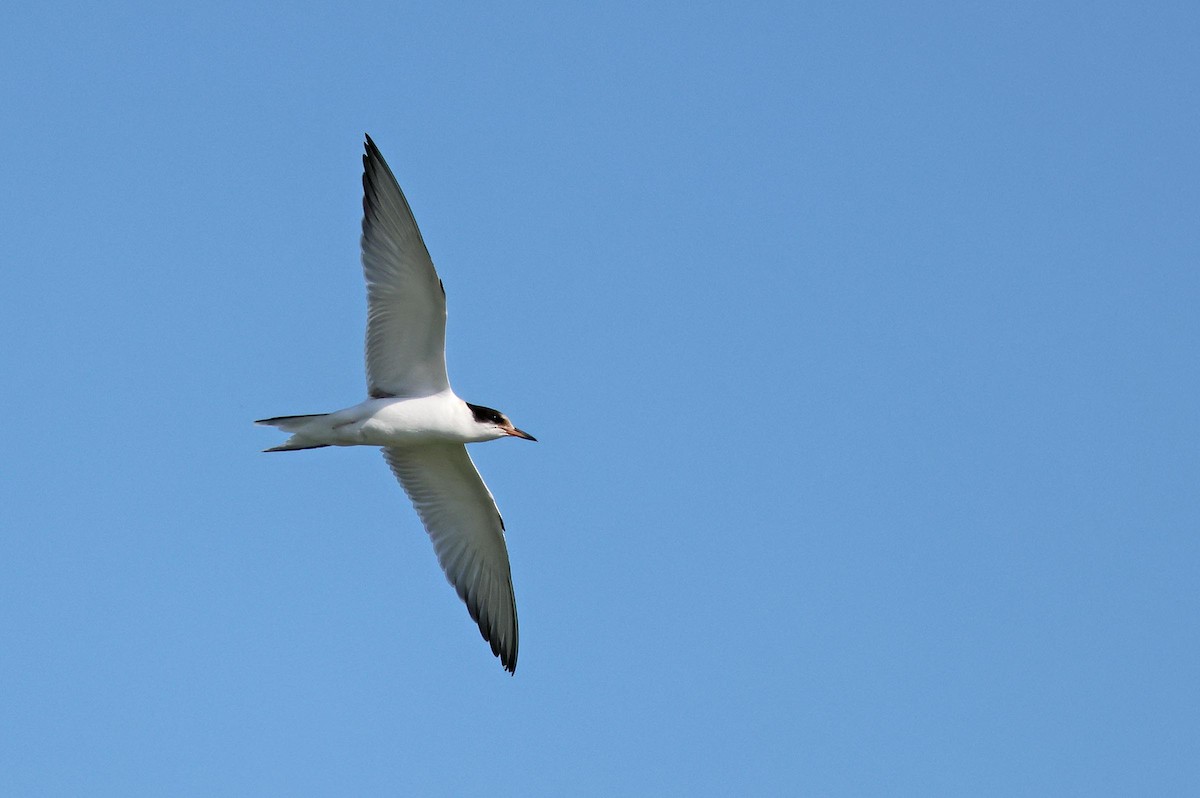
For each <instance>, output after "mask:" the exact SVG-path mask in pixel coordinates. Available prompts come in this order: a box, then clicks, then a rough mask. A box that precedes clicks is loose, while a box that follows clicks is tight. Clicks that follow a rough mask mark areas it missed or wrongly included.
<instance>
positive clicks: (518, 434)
mask: <svg viewBox="0 0 1200 798" xmlns="http://www.w3.org/2000/svg"><path fill="white" fill-rule="evenodd" d="M508 434H509V435H512V436H513V437H514V438H524V439H525V440H527V441H534V442H536V441H537V438H535V437H533V436H532V435H530V434H529V433H528V432H526V431H525V430H520V429H517V428H516V427H510V428H509V430H508Z"/></svg>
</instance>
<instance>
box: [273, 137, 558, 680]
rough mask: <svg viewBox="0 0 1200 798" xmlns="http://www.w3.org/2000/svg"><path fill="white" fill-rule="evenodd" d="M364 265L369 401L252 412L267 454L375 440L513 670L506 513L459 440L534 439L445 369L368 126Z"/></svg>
mask: <svg viewBox="0 0 1200 798" xmlns="http://www.w3.org/2000/svg"><path fill="white" fill-rule="evenodd" d="M365 138H366V141H365V143H364V150H365V152H364V154H363V178H362V184H363V218H362V238H361V249H362V266H363V276H364V277H365V279H366V284H367V333H366V372H367V398H366V399H365V400H363V401H362V402H359V403H358V404H356V405H354V406H352V407H347V408H345V409H343V410H338V411H336V412H333V413H317V414H312V415H298V416H276V417H274V418H264V419H259V420H258V421H256V422H255V423H256V424H259V425H262V426H268V427H275V428H277V429H279V430H282V431H283V432H287V433H290V434H291V437H289V438H288V439H287V440H286V441H284V442H283V443H282V444H280V445H278V446H272V447H271V448H269V449H265V450H264V451H267V452H291V451H299V450H304V449H320V448H324V447H327V446H378V447H380V448H381V449H382V451H383V458H384V460H386V461H387V464H388V466H389V467H390V468H391V470H392V473H393V474H395V476H396V479H397V480H399V482H400V485H401V486H402V487H403V488H404V491H405V493H407V494H408V497H409V499H410V500H411V501H412V504H413V507H414V508H415V509H416V512H417V515H418V516H419V517H420V519H421V522H422V524H423V525H424V527H425V531H426V532H428V533H429V537H430V539H431V540H432V541H433V548H434V552H435V553H436V555H437V559H438V562H439V564H440V565H441V567H442V570H443V571H444V572H445V574H446V579H447V580H448V581H449V582H450V584H451V585H453V586H454V589H455V590H456V591H457V592H458V595H459V598H461V599H462V601H463V602H464V603H465V604H466V606H467V611H468V612H469V613H470V615H471V618H472V619H473V620H474V621H475V623H477V624H478V625H479V631H480V633H481V634H482V635H483V639H484V640H485V641H487V642H488V643H489V644H490V645H491V648H492V654H494V655H495V656H497V657H499V659H500V664H501V665H502V666H503V667H504V669H505V670H506V671H508V672H509V673H512V674H515V673H516V668H517V605H516V599H515V597H514V594H513V586H512V571H511V568H510V566H509V560H508V548H507V546H506V545H505V540H504V531H505V530H504V520H503V519H502V518H501V517H500V511H499V510H498V509H497V508H496V501H495V499H494V498H493V497H492V493H491V491H489V490H488V488H487V485H485V484H484V482H483V478H482V477H481V476H480V475H479V471H478V469H476V467H475V464H474V463H473V462H472V461H471V457H470V455H469V454H468V453H467V449H466V444H468V443H478V442H482V441H491V440H498V439H500V438H508V437H513V438H523V439H524V440H528V441H536V440H537V438H535V437H533V436H532V435H530V434H529V433H528V432H525V431H523V430H520V429H517V428H516V427H515V426H513V423H512V422H511V421H510V420H509V419H508V416H506V415H505V414H503V413H501V412H500V411H498V410H494V409H492V408H490V407H486V406H484V405H476V404H471V403H469V402H465V401H463V400H462V399H460V398H459V397H458V395H457V394H455V393H454V390H453V389H452V388H451V387H450V379H449V377H448V376H447V374H446V290H445V286H444V285H443V284H442V281H441V278H439V277H438V273H437V270H436V269H435V268H434V266H433V260H432V259H431V258H430V256H429V250H428V248H427V247H426V246H425V240H424V238H422V236H421V231H420V230H419V229H418V228H417V222H416V219H415V218H414V217H413V213H412V209H411V208H410V207H409V204H408V200H406V199H405V197H404V192H403V191H401V190H400V184H399V183H397V182H396V177H395V175H394V174H393V173H392V170H391V169H390V168H389V167H388V165H387V162H386V161H385V160H384V159H383V155H382V154H381V153H380V151H379V148H378V147H377V146H375V142H374V141H372V140H371V137H370V135H367V136H366V137H365Z"/></svg>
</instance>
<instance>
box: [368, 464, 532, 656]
mask: <svg viewBox="0 0 1200 798" xmlns="http://www.w3.org/2000/svg"><path fill="white" fill-rule="evenodd" d="M383 456H384V459H386V460H387V462H388V465H389V466H391V467H392V473H393V474H395V475H396V478H397V479H398V480H400V484H401V485H403V486H404V490H405V492H406V493H408V497H409V498H410V499H412V503H413V506H414V507H416V509H417V514H418V515H420V516H421V522H422V523H424V524H425V530H426V531H427V532H428V533H429V537H430V538H431V539H432V540H433V548H434V551H436V552H437V558H438V562H440V563H441V565H442V570H443V571H445V572H446V578H447V579H448V580H450V584H452V585H454V589H455V590H457V591H458V595H459V597H460V598H461V599H462V600H463V601H464V602H466V605H467V610H468V611H470V613H471V617H472V618H473V619H474V620H475V622H476V623H477V624H479V631H480V632H482V633H483V639H484V640H487V641H488V642H489V643H491V645H492V653H493V654H495V655H496V656H498V657H499V658H500V662H501V664H503V665H504V669H505V670H507V671H509V672H512V671H515V670H516V667H517V605H516V600H515V599H514V598H513V588H512V574H511V572H510V570H509V567H508V549H507V548H506V547H505V545H504V521H502V520H501V518H500V512H499V510H497V509H496V502H495V500H494V499H493V498H492V494H491V492H490V491H489V490H488V489H487V485H484V484H483V479H482V478H480V476H479V472H478V471H477V470H476V469H475V464H474V463H472V462H471V458H470V456H469V455H467V448H466V447H465V446H463V445H462V444H446V443H434V444H427V445H424V446H411V447H404V448H397V447H389V448H385V449H384V450H383Z"/></svg>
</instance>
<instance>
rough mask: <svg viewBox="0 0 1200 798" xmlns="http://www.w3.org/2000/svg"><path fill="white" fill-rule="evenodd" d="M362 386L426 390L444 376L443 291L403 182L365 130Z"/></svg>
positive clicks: (443, 383)
mask: <svg viewBox="0 0 1200 798" xmlns="http://www.w3.org/2000/svg"><path fill="white" fill-rule="evenodd" d="M362 264H363V276H364V277H366V280H367V357H366V360H367V391H368V393H369V394H370V395H371V396H373V397H377V398H378V397H383V396H406V397H407V396H428V395H430V394H435V393H440V392H441V391H445V390H447V389H448V388H449V387H450V380H449V378H448V377H447V376H446V293H445V291H443V290H442V282H441V280H439V279H438V276H437V271H436V270H435V269H434V268H433V261H432V260H431V259H430V257H429V250H427V249H426V248H425V241H424V240H423V239H422V238H421V231H420V230H418V229H417V222H416V220H415V219H414V218H413V215H412V210H411V209H409V207H408V201H407V200H406V199H405V198H404V193H403V192H402V191H400V185H399V184H398V183H397V182H396V178H395V177H394V176H393V175H392V170H391V169H389V168H388V165H387V162H385V161H384V160H383V156H382V155H380V154H379V148H377V147H376V146H375V142H373V141H371V137H370V136H367V140H366V154H365V155H363V221H362Z"/></svg>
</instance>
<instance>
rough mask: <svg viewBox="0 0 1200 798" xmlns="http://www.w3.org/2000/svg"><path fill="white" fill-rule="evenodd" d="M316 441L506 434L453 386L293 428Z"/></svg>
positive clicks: (454, 439)
mask: <svg viewBox="0 0 1200 798" xmlns="http://www.w3.org/2000/svg"><path fill="white" fill-rule="evenodd" d="M289 432H292V433H294V434H295V436H297V438H298V439H300V440H303V441H304V442H308V443H311V445H314V446H317V445H326V446H415V445H420V444H424V443H434V442H445V443H475V442H478V441H490V440H495V439H497V438H501V437H503V436H504V433H502V432H499V431H492V430H489V429H487V428H485V427H481V426H480V425H479V424H478V423H476V422H475V418H474V416H473V415H472V413H471V409H470V408H468V407H467V405H466V403H465V402H463V400H461V399H459V398H458V397H457V396H455V395H454V393H453V392H452V391H445V392H443V393H439V394H434V395H433V396H422V397H419V398H415V399H368V400H366V401H365V402H362V403H360V404H357V405H354V406H353V407H347V408H346V409H344V410H338V411H337V412H336V413H330V414H328V415H324V416H314V417H313V418H312V420H310V421H308V422H307V423H305V424H304V425H302V426H297V427H294V428H292V429H290V430H289Z"/></svg>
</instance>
